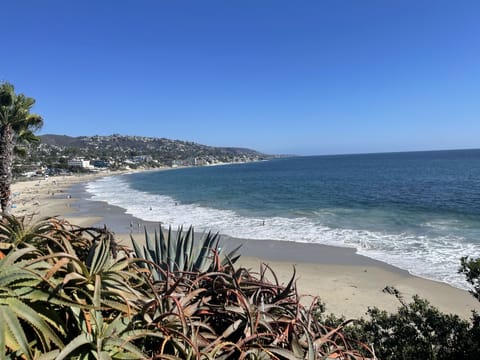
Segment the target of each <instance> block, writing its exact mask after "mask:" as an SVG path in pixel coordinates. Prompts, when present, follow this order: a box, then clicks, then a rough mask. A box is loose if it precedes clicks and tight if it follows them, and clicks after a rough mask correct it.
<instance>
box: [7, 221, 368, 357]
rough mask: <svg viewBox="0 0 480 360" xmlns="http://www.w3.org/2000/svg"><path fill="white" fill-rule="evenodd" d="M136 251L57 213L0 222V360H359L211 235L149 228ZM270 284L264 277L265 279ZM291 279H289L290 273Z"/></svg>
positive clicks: (288, 292) (362, 353) (293, 296)
mask: <svg viewBox="0 0 480 360" xmlns="http://www.w3.org/2000/svg"><path fill="white" fill-rule="evenodd" d="M134 244H135V249H134V250H132V249H129V248H127V247H124V246H121V245H119V244H118V243H117V242H116V241H115V238H114V236H113V235H112V233H110V232H109V231H107V230H106V229H96V228H80V227H77V226H74V225H71V224H69V223H66V222H65V221H61V220H59V219H57V218H50V219H44V220H42V221H40V222H37V223H34V224H31V225H28V224H25V223H24V221H23V219H21V218H16V217H13V216H8V215H5V216H4V217H3V219H2V220H1V222H0V250H1V252H0V257H1V259H0V352H1V353H0V358H1V359H60V360H61V359H325V358H340V359H359V358H372V357H373V354H372V353H371V351H370V349H369V348H368V347H367V346H366V345H364V344H362V343H360V342H357V341H354V340H351V339H348V338H347V337H346V336H345V335H344V333H343V332H342V329H343V328H344V327H345V326H346V324H347V323H348V322H345V323H341V324H335V326H333V327H330V326H327V325H325V324H324V323H322V322H320V321H318V320H319V319H318V317H317V314H318V312H319V310H321V309H319V305H318V303H314V305H313V306H312V307H311V308H306V307H304V306H302V305H301V304H300V302H299V296H298V294H297V292H296V289H295V284H294V280H295V277H294V276H292V279H291V280H290V282H289V283H288V284H287V285H286V286H283V285H281V284H279V283H278V281H276V277H275V273H274V272H273V271H272V270H271V269H270V268H268V267H262V268H261V269H260V272H259V273H258V274H254V273H252V272H250V271H248V270H247V269H243V268H236V267H235V265H234V262H235V259H236V258H238V257H236V255H235V251H234V252H233V253H230V254H229V255H225V256H223V255H222V254H221V253H220V251H219V248H218V237H217V236H216V235H207V236H206V237H205V238H203V239H202V240H201V241H200V242H199V244H200V245H197V244H196V242H195V239H194V233H193V230H192V229H190V230H188V231H186V232H185V231H182V230H180V231H178V232H177V234H176V235H175V236H174V235H173V234H172V232H171V231H170V232H169V233H168V234H164V233H163V231H162V230H160V232H158V234H157V235H156V237H155V239H148V238H147V239H146V244H145V246H141V245H139V244H138V243H136V242H135V243H134ZM267 274H268V275H270V276H269V278H271V277H273V279H274V281H273V282H271V281H269V280H267ZM294 275H295V274H294Z"/></svg>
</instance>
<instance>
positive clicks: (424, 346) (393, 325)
mask: <svg viewBox="0 0 480 360" xmlns="http://www.w3.org/2000/svg"><path fill="white" fill-rule="evenodd" d="M479 264H480V259H475V260H473V259H467V258H464V259H462V266H461V268H460V272H462V273H464V274H466V276H467V280H468V282H470V283H471V284H472V285H474V290H473V291H471V292H472V294H473V295H474V296H475V297H476V298H477V299H478V298H479V287H478V282H479V279H480V272H478V269H479ZM384 291H385V292H388V293H391V294H392V295H393V296H396V297H397V299H398V300H399V302H400V307H399V309H398V311H397V312H396V313H388V312H386V311H383V310H381V309H378V308H376V307H374V308H371V309H369V310H368V312H367V315H368V317H367V318H366V319H360V320H358V321H355V322H353V323H351V324H349V326H348V327H346V328H345V329H344V333H345V335H346V336H348V337H350V338H354V339H358V340H359V341H362V342H364V343H367V344H370V346H371V347H372V349H374V351H375V354H376V356H377V357H378V358H379V359H384V360H396V359H398V360H401V359H402V360H403V359H437V360H443V359H445V360H447V359H471V360H474V359H480V316H479V315H478V314H477V313H476V312H474V311H472V318H471V319H470V321H467V320H464V319H461V318H460V317H459V316H457V315H452V314H444V313H442V312H440V311H439V310H438V309H437V308H435V307H434V306H432V305H431V304H430V303H429V302H428V301H427V300H425V299H421V298H419V297H418V296H414V297H413V301H412V302H410V303H407V302H405V301H404V299H403V298H402V296H401V294H400V293H399V292H398V291H397V290H396V289H394V288H392V287H386V288H385V289H384ZM318 319H319V321H320V322H323V323H325V324H327V325H329V326H335V325H337V324H340V323H342V322H344V320H345V319H344V318H337V317H335V316H334V315H329V316H325V314H324V313H319V314H318Z"/></svg>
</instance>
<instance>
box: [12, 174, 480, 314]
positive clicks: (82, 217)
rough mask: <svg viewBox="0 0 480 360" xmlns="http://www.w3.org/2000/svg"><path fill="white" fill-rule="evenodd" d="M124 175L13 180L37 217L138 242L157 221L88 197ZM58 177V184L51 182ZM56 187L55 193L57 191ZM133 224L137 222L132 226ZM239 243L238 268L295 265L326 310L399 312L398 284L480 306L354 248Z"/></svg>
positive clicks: (300, 282)
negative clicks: (102, 181) (89, 188)
mask: <svg viewBox="0 0 480 360" xmlns="http://www.w3.org/2000/svg"><path fill="white" fill-rule="evenodd" d="M123 173H126V172H123ZM121 174H122V172H115V173H107V174H93V175H84V176H76V175H72V176H68V177H65V178H67V179H56V177H51V178H50V179H49V180H48V181H49V182H50V184H48V182H45V183H41V182H42V181H44V180H40V184H39V185H36V184H34V183H36V182H38V180H35V181H33V182H34V183H31V182H29V181H27V182H19V183H15V184H14V185H15V186H14V187H13V189H14V191H13V192H18V190H15V188H17V187H19V186H20V185H21V184H24V185H25V184H27V183H30V184H29V186H28V185H25V186H24V190H23V191H24V194H25V195H28V194H30V195H31V194H33V193H36V195H35V196H33V198H34V199H33V200H30V202H35V201H36V202H37V203H38V204H37V205H33V204H34V203H32V205H33V207H34V209H35V210H36V211H37V212H38V214H36V215H35V216H34V217H33V218H34V219H35V218H40V217H44V216H53V215H60V216H61V217H63V218H65V219H66V220H68V221H70V222H72V223H74V224H76V225H80V226H96V227H103V226H104V225H106V226H107V227H108V228H109V229H110V230H112V231H113V232H114V233H115V235H116V237H117V238H118V239H119V240H120V241H123V242H124V243H125V244H128V245H130V233H132V235H133V236H134V238H135V239H136V240H138V241H144V235H143V231H144V230H143V227H144V226H146V228H147V231H148V232H153V229H154V228H158V223H157V222H148V221H144V220H141V219H138V218H135V217H133V216H132V215H130V214H127V213H126V212H125V209H123V208H120V207H117V206H113V205H110V204H108V203H106V202H100V201H92V200H88V198H89V194H88V193H87V192H86V190H85V185H86V184H87V183H88V182H89V181H91V180H93V179H95V178H101V177H106V176H114V175H121ZM55 180H57V181H56V185H55V186H52V184H53V181H55ZM60 180H61V181H60ZM32 187H33V189H32ZM52 188H54V189H55V190H56V194H52V192H54V190H52ZM20 196H22V195H21V194H20ZM27 203H28V201H27ZM25 206H26V207H28V205H25V204H24V207H23V208H24V209H25ZM14 210H16V211H14V212H13V213H14V214H16V215H22V207H19V208H16V209H14ZM17 212H18V213H17ZM24 212H25V211H23V213H24ZM130 224H133V225H134V226H132V227H131V226H130ZM239 243H242V244H243V246H242V248H241V249H240V254H241V255H242V256H241V257H240V260H239V262H238V263H237V266H242V267H245V268H249V269H251V270H253V271H254V272H258V271H259V269H260V265H261V264H268V265H269V266H270V267H271V268H272V269H273V271H274V272H275V274H276V276H278V278H279V281H280V282H281V283H287V282H288V281H289V280H290V278H291V276H292V274H293V267H294V266H295V268H296V270H297V274H296V278H297V287H298V291H299V293H300V294H309V295H308V296H305V301H306V303H308V302H309V301H312V299H313V296H319V297H320V299H321V300H322V301H323V302H325V304H326V312H327V313H330V312H333V313H334V314H335V315H344V316H346V317H347V318H360V317H362V316H365V313H366V311H367V310H368V308H369V307H373V306H377V307H379V308H380V309H382V310H387V311H390V312H393V311H396V309H397V308H398V307H399V306H400V303H399V301H398V300H397V299H396V298H395V297H394V296H393V295H390V294H386V293H384V292H382V290H383V289H384V288H385V287H386V286H393V287H395V288H397V289H398V290H399V291H400V293H401V294H402V295H403V296H404V298H405V300H406V301H410V300H411V298H412V296H413V295H415V294H418V295H419V296H420V297H422V298H426V299H427V300H429V301H430V302H431V303H432V304H433V305H434V306H436V307H438V308H439V310H440V311H442V312H445V313H454V314H458V315H459V316H461V317H463V318H465V319H468V318H470V317H471V310H472V309H476V310H477V311H479V310H480V306H479V303H478V302H477V301H476V300H475V299H474V298H473V296H471V295H470V294H468V292H467V291H465V290H461V289H458V288H455V287H453V286H451V285H448V284H446V283H442V282H437V281H434V280H428V279H424V278H420V277H417V276H414V275H411V274H410V273H409V272H408V271H406V270H402V269H400V268H397V267H395V266H392V265H389V264H387V263H383V262H381V261H377V260H373V259H370V258H368V257H365V256H363V255H359V254H357V253H356V251H355V249H353V248H343V247H335V246H329V245H322V244H311V243H297V242H293V241H276V240H246V239H237V238H232V237H229V236H224V235H222V236H221V244H222V246H225V247H228V248H233V247H235V246H237V245H238V244H239ZM308 299H310V300H308Z"/></svg>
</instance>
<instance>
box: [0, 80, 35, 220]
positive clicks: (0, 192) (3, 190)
mask: <svg viewBox="0 0 480 360" xmlns="http://www.w3.org/2000/svg"><path fill="white" fill-rule="evenodd" d="M34 104H35V99H33V98H30V97H27V96H25V95H23V94H15V89H14V87H13V85H12V84H9V83H3V84H1V85H0V204H1V207H2V213H7V212H8V210H9V206H10V200H11V191H10V186H11V184H12V168H13V156H14V153H15V151H16V150H19V151H18V153H21V151H20V150H21V148H19V147H17V146H16V145H21V144H27V143H31V142H37V141H39V138H38V137H37V136H35V135H34V132H35V131H36V130H38V129H40V128H41V127H42V125H43V119H42V117H41V116H39V115H36V114H31V113H30V109H31V108H32V106H33V105H34Z"/></svg>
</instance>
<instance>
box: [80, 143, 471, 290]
mask: <svg viewBox="0 0 480 360" xmlns="http://www.w3.org/2000/svg"><path fill="white" fill-rule="evenodd" d="M119 189H121V191H120V192H119ZM89 191H90V192H92V193H93V194H95V196H94V199H95V200H103V201H108V202H110V203H112V204H114V205H118V206H121V207H123V208H125V209H127V212H129V213H132V214H133V215H135V216H137V217H140V218H143V219H145V220H153V221H162V222H163V223H170V224H173V225H178V224H194V225H195V226H196V227H197V228H207V229H212V230H218V231H220V232H222V233H225V234H229V235H232V236H238V237H243V238H252V239H274V240H275V239H278V240H290V241H298V242H318V243H323V244H330V245H337V246H350V247H355V248H357V249H358V252H359V253H361V254H364V255H366V256H370V257H372V258H376V259H379V260H383V261H386V262H388V263H391V264H393V265H396V266H399V267H401V268H404V269H406V270H409V271H410V272H412V273H414V274H417V275H420V276H424V277H427V278H433V279H437V280H442V281H446V282H449V283H451V284H455V285H457V286H462V287H463V286H464V285H465V284H464V282H463V279H462V277H461V276H460V275H458V274H457V273H456V270H457V268H458V264H459V258H460V257H461V256H465V255H470V256H480V150H458V151H436V152H410V153H390V154H367V155H342V156H316V157H295V158H287V159H277V160H272V161H267V162H258V163H249V164H235V165H227V166H215V167H200V168H187V169H177V170H175V171H158V172H145V173H137V174H131V175H127V176H120V177H112V178H106V179H102V180H98V181H96V182H95V183H92V184H90V185H89ZM119 194H120V195H119Z"/></svg>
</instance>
